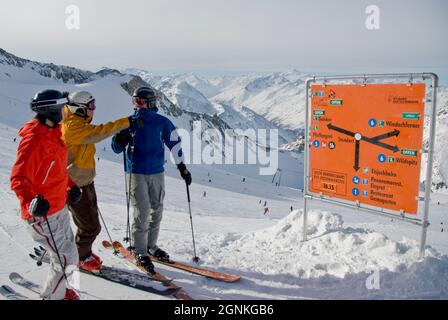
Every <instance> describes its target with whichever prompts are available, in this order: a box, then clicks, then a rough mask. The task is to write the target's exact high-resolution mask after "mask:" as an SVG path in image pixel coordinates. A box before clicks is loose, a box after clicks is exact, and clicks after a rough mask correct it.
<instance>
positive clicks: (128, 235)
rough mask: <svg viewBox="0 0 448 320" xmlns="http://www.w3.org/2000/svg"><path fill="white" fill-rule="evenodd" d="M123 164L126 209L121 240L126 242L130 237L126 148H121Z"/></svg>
mask: <svg viewBox="0 0 448 320" xmlns="http://www.w3.org/2000/svg"><path fill="white" fill-rule="evenodd" d="M123 166H124V171H123V172H124V187H125V192H126V210H127V224H126V237H125V238H124V239H123V241H125V242H128V241H129V238H130V232H129V231H130V228H129V224H130V221H129V191H128V179H127V177H126V150H123Z"/></svg>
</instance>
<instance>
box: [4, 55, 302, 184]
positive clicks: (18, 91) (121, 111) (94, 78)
mask: <svg viewBox="0 0 448 320" xmlns="http://www.w3.org/2000/svg"><path fill="white" fill-rule="evenodd" d="M2 52H3V54H2V55H1V56H0V61H2V63H1V64H0V83H1V86H0V105H1V106H2V109H3V112H2V113H0V122H3V123H6V124H8V125H10V126H13V127H16V128H19V127H20V126H21V125H22V124H23V123H24V122H25V121H26V120H27V119H29V118H30V117H31V116H32V113H31V111H30V109H29V102H28V101H29V99H30V98H31V97H32V96H33V95H34V94H35V92H37V91H39V90H43V89H47V88H49V87H52V88H55V89H59V90H63V91H77V90H89V91H91V92H92V93H93V94H94V96H95V97H96V100H97V103H98V108H97V110H96V112H95V119H94V122H95V123H102V122H106V121H110V120H112V119H116V118H118V117H123V116H126V115H129V114H130V113H132V112H133V106H132V104H131V99H130V97H129V95H130V94H132V92H133V91H134V90H135V89H136V88H138V87H139V86H148V85H149V84H148V83H147V82H145V81H144V80H143V79H142V78H141V77H139V76H136V75H130V74H124V73H122V72H119V71H117V70H113V69H108V68H103V69H102V70H100V71H98V72H97V73H92V72H89V71H83V70H79V69H76V68H71V67H64V66H57V65H51V64H44V63H39V62H33V61H29V60H25V59H21V58H17V57H15V56H13V55H11V54H9V53H5V51H2ZM50 67H51V68H53V69H55V70H69V71H70V72H68V71H67V73H65V77H64V78H60V77H58V76H57V74H59V73H58V72H53V73H52V74H51V75H52V76H49V77H48V76H47V73H46V72H43V71H42V70H47V68H50ZM53 69H52V70H53ZM41 71H42V72H41ZM81 75H82V76H81ZM65 79H70V80H69V81H67V82H65ZM77 82H82V83H77ZM184 84H185V85H184V86H182V85H181V86H180V87H179V88H181V89H183V91H182V94H181V95H180V96H181V97H188V101H190V103H191V104H190V106H191V108H190V110H188V108H183V105H179V104H177V103H174V102H172V101H171V99H170V98H169V97H170V96H171V97H172V98H173V99H174V101H177V99H176V96H173V95H171V93H172V91H171V90H170V88H166V87H156V86H154V88H155V89H156V90H159V92H160V96H161V97H162V103H161V110H160V112H161V113H162V114H165V115H167V116H169V117H170V119H171V120H172V121H173V123H174V124H175V125H176V127H178V128H182V129H185V131H186V132H188V133H192V135H191V136H190V137H189V138H190V139H194V138H197V139H199V140H200V141H202V147H203V148H205V146H210V147H212V146H213V148H214V149H217V150H220V149H219V148H224V150H223V157H224V158H227V159H229V158H231V160H232V161H230V162H232V163H233V162H234V160H235V157H236V155H234V154H233V153H232V152H231V146H230V145H229V141H226V142H225V145H223V144H222V143H221V141H217V140H215V139H214V138H213V137H209V136H208V135H207V134H204V133H205V132H207V130H209V129H213V130H215V131H216V132H219V133H220V134H222V135H224V133H225V130H228V129H242V130H244V129H247V128H252V129H256V128H260V126H261V128H266V129H269V128H272V129H276V128H277V127H276V126H275V125H272V124H270V123H269V122H268V121H266V120H265V119H263V118H262V117H259V116H257V115H256V114H253V112H249V111H247V112H239V111H238V110H233V109H232V108H229V109H227V112H224V111H223V108H220V107H219V106H216V105H215V104H211V103H210V104H208V102H205V105H206V107H207V108H209V107H210V106H211V108H213V110H215V112H214V113H209V112H201V111H205V110H203V109H201V107H200V104H196V103H195V102H196V101H198V99H205V101H207V100H206V98H205V97H204V96H203V95H202V94H201V93H199V92H198V91H197V90H196V89H194V88H193V87H191V86H190V85H188V84H186V83H184ZM165 93H166V94H165ZM184 100H185V99H184ZM184 100H183V101H184ZM196 106H199V107H196ZM220 113H223V114H222V116H221V115H220ZM235 119H237V120H235ZM195 121H200V123H201V128H200V130H199V131H198V130H196V131H193V123H194V122H195ZM241 126H242V127H241ZM292 136H293V134H291V132H288V131H286V130H283V129H280V143H285V142H287V141H289V140H290V139H292ZM235 138H236V139H237V141H242V140H245V139H246V137H245V136H244V132H243V133H242V134H238V133H237V134H236V137H235ZM184 143H186V141H185V142H184ZM247 143H248V148H249V149H250V150H252V151H254V150H256V148H257V141H255V140H252V139H248V140H247ZM190 145H192V143H190ZM226 147H227V149H225V148H226ZM109 148H110V141H108V140H107V141H104V142H101V143H100V144H98V149H99V150H101V149H103V150H104V149H106V150H107V149H109ZM190 151H191V152H190V159H194V154H193V153H194V152H195V153H196V154H198V153H199V154H201V152H202V149H201V150H190ZM104 156H105V157H107V158H109V159H112V158H113V155H109V154H107V153H106V154H105V155H104ZM167 156H168V155H167ZM199 157H201V155H199ZM301 162H302V161H301V160H300V159H296V158H295V157H293V156H292V155H291V154H290V153H284V152H282V153H281V154H280V155H279V166H280V167H281V168H283V169H284V170H289V168H292V171H293V172H294V171H296V170H297V168H299V172H300V168H301V167H302V165H301ZM218 166H220V167H221V168H223V169H225V170H226V171H227V172H229V174H230V173H234V174H238V175H240V174H242V172H245V174H246V175H248V176H252V177H253V178H255V179H259V180H265V181H269V180H271V179H272V176H265V177H263V176H260V175H259V167H260V166H259V165H258V164H250V165H243V166H233V165H228V166H221V165H219V164H218ZM299 175H300V174H299ZM299 175H297V176H293V175H290V176H289V177H288V178H286V179H284V181H283V183H284V184H285V185H288V186H290V187H295V188H300V187H301V185H302V182H301V179H300V178H299Z"/></svg>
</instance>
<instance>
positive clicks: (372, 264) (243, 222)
mask: <svg viewBox="0 0 448 320" xmlns="http://www.w3.org/2000/svg"><path fill="white" fill-rule="evenodd" d="M29 63H31V62H26V63H25V64H24V66H25V67H20V68H19V67H17V66H11V65H5V64H1V63H0V69H1V71H2V72H0V107H1V108H2V112H1V113H0V145H1V148H0V201H1V203H2V206H1V207H0V257H2V261H3V263H2V264H1V265H0V283H8V282H9V280H8V274H9V273H10V272H11V271H16V272H20V273H22V274H24V275H25V276H27V277H29V278H32V279H36V281H41V282H42V281H43V280H44V278H45V274H46V270H45V267H40V268H39V267H37V266H36V265H35V264H34V263H33V261H31V260H30V258H29V257H28V253H29V252H30V251H31V250H32V247H33V241H32V240H31V237H30V236H29V235H28V234H27V233H26V230H25V228H24V225H23V223H22V222H21V221H20V218H19V212H18V202H17V199H16V197H15V195H14V194H13V193H12V192H11V191H10V187H9V175H10V170H11V166H12V164H13V163H14V160H15V155H16V148H17V145H18V142H19V139H18V137H17V131H18V128H19V127H20V126H21V124H22V123H23V122H25V121H26V120H28V119H29V118H30V117H31V116H32V114H31V112H30V111H29V106H28V101H25V100H26V99H27V98H24V97H31V96H32V95H33V94H34V92H36V91H38V90H41V89H45V88H47V87H49V86H51V87H53V88H56V89H60V90H70V91H73V90H79V89H86V90H90V91H92V92H94V94H95V96H96V98H97V101H98V106H99V107H98V110H97V112H96V115H95V122H96V123H100V122H104V121H108V120H110V119H114V118H117V117H120V116H126V115H128V114H129V113H130V110H131V109H132V107H131V105H130V99H129V95H128V94H127V92H126V91H125V90H123V89H122V86H121V84H122V83H131V81H133V80H135V78H133V77H132V76H130V75H123V74H117V73H116V72H113V71H109V70H107V69H106V70H103V71H100V74H95V75H94V79H89V80H88V81H87V80H86V81H87V82H83V83H76V81H75V80H72V81H67V83H64V80H63V79H62V78H58V76H56V74H57V72H56V73H55V77H52V76H50V77H46V76H42V75H41V74H40V73H39V72H36V70H33V69H32V68H31V67H29V68H28V66H30V65H29ZM33 66H34V65H33ZM37 66H41V67H42V65H37ZM46 67H47V66H46V65H44V66H43V68H44V69H45V70H46ZM52 68H56V70H57V66H55V67H50V69H51V70H53V69H52ZM3 71H5V72H3ZM6 71H7V72H6ZM72 71H73V72H74V74H77V72H78V71H77V70H72ZM14 72H16V73H14ZM6 73H8V75H6ZM69 74H71V73H70V72H69ZM81 74H82V73H81ZM15 75H17V77H15ZM187 78H188V77H185V79H187ZM256 78H257V77H255V76H245V77H238V78H225V77H223V78H220V79H213V80H210V81H209V82H208V83H209V84H210V86H212V87H214V88H217V90H218V89H219V90H220V92H221V91H225V90H224V89H225V88H228V89H229V88H237V87H248V89H250V90H249V91H250V94H248V96H247V97H248V98H250V97H252V98H253V97H255V96H258V95H261V96H263V95H264V94H265V92H264V89H262V88H263V86H264V85H265V84H268V85H271V86H272V87H276V86H285V88H287V87H288V85H287V84H288V82H294V81H298V79H297V76H296V73H295V72H291V73H283V74H282V75H279V74H277V75H275V76H272V77H264V78H263V79H262V80H260V81H256ZM195 81H196V85H197V86H199V85H200V86H206V84H204V83H200V81H199V80H197V79H196V80H195ZM185 82H187V81H185ZM187 83H188V82H187ZM249 84H250V85H249ZM190 86H191V87H192V88H194V85H193V84H190ZM212 87H209V88H208V90H210V91H209V92H208V95H205V94H203V97H206V98H207V99H209V101H211V100H210V97H209V95H210V94H212V93H213V92H212V91H213V90H212V89H211V88H212ZM195 89H196V90H198V89H197V88H195ZM189 90H191V88H189ZM229 90H230V89H229ZM270 90H274V89H270ZM249 91H248V92H249ZM268 91H269V90H268ZM257 92H258V93H257ZM444 92H445V91H441V94H442V98H441V101H443V99H445V98H446V97H444V96H443V94H444ZM255 93H257V94H255ZM261 96H260V97H261ZM260 99H261V98H260ZM164 102H165V108H164V109H163V110H162V112H166V113H169V115H170V118H172V119H173V120H174V122H175V124H176V125H177V126H179V127H181V128H186V129H188V128H190V127H189V126H190V121H191V120H192V119H193V118H194V117H203V119H204V122H205V123H206V125H207V126H211V127H216V126H219V125H221V124H222V123H220V122H219V121H218V120H216V119H213V118H212V117H211V116H208V117H207V115H205V114H202V115H201V114H195V113H194V112H188V111H183V110H181V109H179V108H178V107H176V106H175V105H174V104H171V101H169V100H168V98H166V97H165V98H164ZM211 104H212V106H213V108H216V110H218V113H219V112H220V114H221V115H222V117H223V119H224V120H227V121H228V122H229V123H233V124H239V125H244V124H245V119H249V118H251V119H252V120H251V121H253V123H256V124H258V125H268V123H266V122H264V121H267V120H266V118H265V117H262V116H261V115H260V114H258V113H257V112H255V111H254V110H253V109H251V108H248V109H245V108H243V107H241V106H234V105H227V104H223V103H217V102H215V101H213V99H212V102H211ZM444 105H445V106H446V99H445V104H444ZM229 109H230V110H229ZM232 109H233V110H232ZM444 110H446V108H441V109H440V113H441V114H440V115H439V127H438V128H439V129H438V130H439V131H438V134H439V135H440V138H439V141H441V140H442V139H443V137H444V136H445V132H446V131H445V130H446V124H445V122H446V121H444V119H445V118H444V117H445V115H446V111H444ZM281 115H282V116H283V114H281ZM291 116H293V115H291ZM294 116H295V114H294ZM271 125H274V126H276V124H271ZM444 126H445V127H444ZM444 128H445V129H444ZM14 139H16V141H14ZM297 144H299V142H297ZM109 145H110V140H108V141H105V142H104V143H102V144H100V145H98V146H97V157H98V159H97V160H98V161H97V163H98V167H97V169H98V170H97V178H96V181H95V185H96V188H97V192H98V200H99V207H100V209H101V212H102V213H103V215H104V217H105V219H106V221H107V223H108V227H109V230H110V231H111V233H112V237H113V238H114V239H122V238H123V236H124V234H125V227H126V206H125V196H124V181H123V180H124V179H123V172H122V170H123V169H122V164H121V157H120V156H119V155H114V154H113V153H112V152H111V151H110V147H109ZM252 147H253V145H252ZM438 148H439V149H438V150H442V151H443V152H445V153H443V152H440V154H439V153H438V154H437V159H439V160H438V161H439V163H438V165H440V168H441V170H440V173H441V176H444V174H445V173H446V172H447V170H448V169H446V167H444V166H443V164H444V162H443V161H441V160H442V159H443V158H439V157H441V156H442V155H443V154H446V145H444V144H440V145H438ZM280 158H281V159H280V163H281V168H282V170H283V171H282V172H283V177H282V186H280V187H275V185H273V183H272V181H271V179H272V177H271V176H269V177H259V176H258V168H257V167H254V166H252V167H250V166H249V167H248V166H236V165H232V166H216V165H212V166H207V165H191V166H189V168H190V169H191V171H192V174H193V181H194V182H193V185H192V186H191V195H192V209H193V219H194V223H195V233H196V242H197V249H198V255H199V256H200V258H201V261H202V264H203V265H204V266H207V267H210V268H216V269H220V270H223V271H227V272H229V273H235V274H241V275H242V276H243V280H242V281H241V282H239V283H236V284H226V283H219V282H215V281H211V280H207V279H204V278H201V277H198V276H194V275H191V274H187V273H183V272H181V271H176V270H172V269H169V268H167V267H160V270H161V271H162V272H163V273H164V274H166V275H167V276H169V277H173V278H175V279H176V282H177V283H178V284H180V285H181V286H183V287H184V288H185V289H186V290H187V291H188V292H189V293H191V295H192V296H193V297H194V298H195V299H328V298H340V299H358V298H361V299H385V298H393V299H426V298H437V299H447V298H448V292H447V291H448V283H447V277H446V274H447V273H448V258H447V254H448V233H447V231H446V225H447V224H448V217H447V214H446V213H447V212H448V195H446V194H443V193H437V194H433V200H432V203H431V215H430V221H431V225H430V227H429V233H428V242H427V243H428V245H429V247H428V248H427V249H426V255H427V258H426V259H424V260H423V261H417V257H418V243H417V241H418V240H419V235H420V229H419V228H418V227H416V226H414V225H409V224H403V223H400V222H398V221H396V220H395V221H393V220H391V219H386V218H379V217H375V216H370V215H366V214H363V213H359V212H356V211H353V210H348V209H341V208H336V207H331V206H329V205H325V204H322V203H320V202H317V201H312V202H311V209H312V211H311V212H310V213H309V221H310V222H309V226H308V229H309V241H307V242H305V243H301V242H299V239H300V237H301V230H302V228H301V223H302V220H301V210H300V209H301V208H302V201H303V199H302V197H301V193H300V191H299V190H298V189H297V188H300V187H301V184H302V177H303V172H302V170H303V169H302V167H303V164H302V162H303V160H302V159H301V158H298V159H294V158H293V157H291V156H290V155H289V153H286V152H282V153H280ZM166 168H167V178H166V186H167V193H166V201H165V212H164V219H163V221H162V226H161V233H160V241H159V244H160V246H161V247H162V248H164V249H166V250H167V251H168V252H169V253H170V254H171V256H172V257H175V258H176V259H179V260H181V261H185V262H188V261H189V260H190V259H191V256H192V244H191V231H190V220H189V215H188V207H187V202H186V195H185V185H184V184H183V182H182V180H180V179H179V173H178V172H177V170H176V169H175V168H174V166H173V165H171V164H169V163H168V164H167V166H166ZM444 177H446V176H444ZM243 178H246V179H245V182H243V181H242V179H243ZM287 185H293V186H296V188H295V189H293V188H289V187H287ZM265 202H266V205H265V204H264V203H265ZM265 206H266V207H268V208H269V213H268V214H267V215H263V211H264V207H265ZM291 207H292V209H293V210H292V211H291ZM442 231H443V232H442ZM99 239H106V234H105V230H104V228H103V231H102V233H101V235H100V236H99ZM94 249H95V251H96V252H98V253H99V254H100V255H101V256H102V258H103V260H104V261H105V264H107V265H113V266H116V267H120V268H126V269H132V267H131V266H129V265H128V264H127V263H126V262H125V261H122V260H119V259H117V258H116V257H113V256H112V255H111V254H110V253H109V252H107V251H105V250H104V249H103V248H101V246H100V245H99V243H96V244H95V245H94ZM372 274H373V275H375V277H376V276H378V277H379V278H378V279H379V289H375V288H374V289H367V287H369V286H368V285H366V282H369V281H370V280H369V279H372V278H371V276H372ZM80 277H81V294H82V298H83V299H159V298H160V297H159V296H155V295H151V294H147V293H143V292H140V291H137V290H135V289H129V288H125V287H122V286H120V285H117V284H112V283H109V282H105V281H103V280H100V279H96V278H93V277H90V276H87V275H81V276H80ZM375 279H376V278H375ZM374 282H375V281H374ZM22 292H23V293H24V294H29V293H28V292H26V291H22Z"/></svg>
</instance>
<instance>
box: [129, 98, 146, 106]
mask: <svg viewBox="0 0 448 320" xmlns="http://www.w3.org/2000/svg"><path fill="white" fill-rule="evenodd" d="M132 103H133V104H134V105H136V106H142V105H144V104H145V103H146V101H145V100H143V99H142V98H140V97H132Z"/></svg>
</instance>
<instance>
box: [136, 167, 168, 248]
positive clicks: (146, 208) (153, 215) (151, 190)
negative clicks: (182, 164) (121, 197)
mask: <svg viewBox="0 0 448 320" xmlns="http://www.w3.org/2000/svg"><path fill="white" fill-rule="evenodd" d="M130 190H131V203H132V206H133V208H134V221H133V224H132V240H133V243H132V245H133V246H134V247H135V253H136V254H141V255H148V249H149V250H150V251H151V252H154V251H156V250H157V249H158V247H157V239H158V237H159V229H160V222H161V221H162V214H163V199H164V198H165V173H164V172H162V173H158V174H153V175H144V174H134V173H133V174H132V177H131V186H130Z"/></svg>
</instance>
